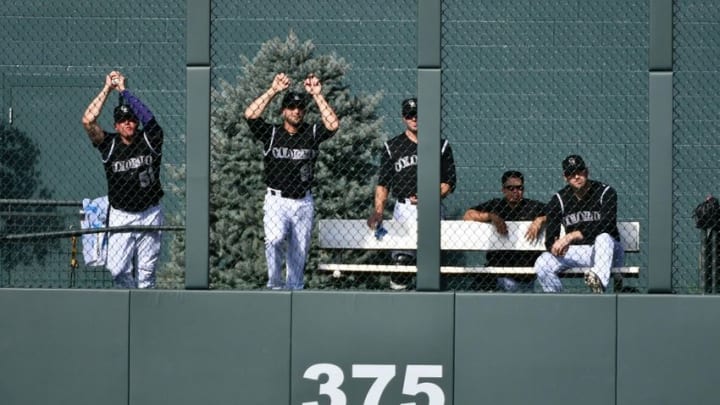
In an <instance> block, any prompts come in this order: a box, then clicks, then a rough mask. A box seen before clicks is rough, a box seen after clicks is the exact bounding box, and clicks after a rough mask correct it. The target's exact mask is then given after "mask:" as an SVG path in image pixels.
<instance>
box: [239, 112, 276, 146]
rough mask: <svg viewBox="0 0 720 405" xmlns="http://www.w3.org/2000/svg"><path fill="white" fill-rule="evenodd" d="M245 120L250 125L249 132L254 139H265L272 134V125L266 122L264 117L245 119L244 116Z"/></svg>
mask: <svg viewBox="0 0 720 405" xmlns="http://www.w3.org/2000/svg"><path fill="white" fill-rule="evenodd" d="M245 121H247V124H248V126H249V127H250V133H252V134H253V136H254V137H255V139H258V140H261V141H264V140H266V139H269V138H270V137H271V136H272V128H273V126H272V125H270V124H268V123H266V122H265V120H264V119H262V118H256V119H247V118H246V119H245Z"/></svg>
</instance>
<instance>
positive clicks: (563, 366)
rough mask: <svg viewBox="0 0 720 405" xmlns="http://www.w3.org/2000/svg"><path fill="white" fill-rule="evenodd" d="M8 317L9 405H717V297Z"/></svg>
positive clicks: (119, 300)
mask: <svg viewBox="0 0 720 405" xmlns="http://www.w3.org/2000/svg"><path fill="white" fill-rule="evenodd" d="M0 308H3V311H2V313H1V314H0V331H1V333H0V358H2V362H0V399H1V400H2V403H3V404H5V405H28V404H70V403H72V404H76V405H83V404H88V405H96V404H108V405H113V404H118V405H120V404H122V405H141V404H169V405H180V404H253V405H255V404H258V405H259V404H272V405H278V404H292V405H300V404H314V403H319V404H342V403H347V404H361V403H377V404H400V403H418V404H435V405H437V404H458V405H465V404H529V403H531V404H548V405H549V404H553V405H571V404H578V403H583V404H602V405H608V404H617V405H645V404H646V405H658V404H679V403H684V404H703V403H714V401H715V399H714V398H715V396H716V395H715V389H714V388H715V380H716V378H715V377H716V376H717V375H718V373H719V372H720V351H718V350H717V349H715V346H716V345H717V341H718V339H720V327H719V326H718V324H717V322H716V320H717V318H718V315H719V314H720V298H718V297H694V296H665V295H659V296H655V295H652V296H628V295H607V296H587V295H566V296H557V295H554V296H538V295H511V294H461V293H443V292H438V293H400V294H398V293H350V292H347V293H324V292H311V291H305V292H297V293H282V292H203V291H182V292H176V291H101V292H98V291H89V290H88V291H85V290H74V291H71V290H15V289H3V290H0ZM343 399H344V400H343ZM363 401H369V402H363Z"/></svg>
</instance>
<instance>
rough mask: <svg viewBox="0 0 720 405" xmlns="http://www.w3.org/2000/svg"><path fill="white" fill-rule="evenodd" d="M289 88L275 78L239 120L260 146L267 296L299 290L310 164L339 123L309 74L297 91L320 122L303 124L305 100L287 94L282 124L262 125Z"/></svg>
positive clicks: (309, 211)
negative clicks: (315, 110)
mask: <svg viewBox="0 0 720 405" xmlns="http://www.w3.org/2000/svg"><path fill="white" fill-rule="evenodd" d="M290 85H291V80H290V78H289V77H288V76H287V75H286V74H285V73H278V74H277V75H275V78H274V79H273V81H272V84H271V85H270V88H269V89H268V90H267V91H265V92H264V93H263V94H261V95H260V96H259V97H258V98H256V99H255V101H253V102H252V103H251V104H250V105H249V106H248V107H247V108H246V109H245V114H244V117H245V119H246V120H247V123H248V125H249V126H250V131H251V132H252V134H253V136H254V137H255V139H256V140H257V141H259V142H262V144H263V154H264V162H263V163H264V174H265V185H266V186H267V190H266V194H265V202H264V204H263V212H264V216H263V228H264V230H265V258H266V260H267V265H268V282H267V287H268V288H270V289H273V290H280V289H289V290H300V289H302V288H303V287H304V281H303V275H304V271H305V262H306V261H307V255H308V252H309V251H310V239H311V236H312V224H313V217H314V214H315V206H314V200H313V195H312V183H313V178H314V167H315V161H316V160H317V157H318V154H319V151H320V143H321V142H323V141H326V140H328V139H330V138H331V137H332V136H333V135H335V133H336V131H337V130H338V128H339V127H340V120H339V119H338V117H337V115H335V111H334V110H333V108H332V107H330V105H329V104H328V102H327V101H326V100H325V96H323V94H322V84H321V83H320V79H318V78H317V77H315V75H313V74H310V75H308V76H307V78H306V79H305V81H304V83H303V85H304V88H305V92H306V93H307V94H309V95H310V96H311V97H312V99H313V100H314V101H315V105H316V106H317V108H318V110H319V112H320V117H321V121H322V122H319V123H314V124H307V123H305V122H304V118H305V112H306V107H307V104H308V100H307V98H306V96H305V94H302V93H298V92H295V91H288V92H287V93H285V95H284V96H283V98H282V102H281V105H280V114H281V115H282V119H283V122H282V124H281V125H273V124H270V123H267V122H265V120H264V119H262V115H263V112H264V111H265V109H266V108H267V106H268V105H269V104H270V102H271V101H272V100H273V99H274V98H275V96H277V95H278V94H280V93H282V92H283V91H285V90H287V89H288V88H289V87H290ZM286 242H287V246H286ZM286 249H287V250H286ZM283 261H285V263H286V266H287V270H286V275H285V279H283V278H282V264H283Z"/></svg>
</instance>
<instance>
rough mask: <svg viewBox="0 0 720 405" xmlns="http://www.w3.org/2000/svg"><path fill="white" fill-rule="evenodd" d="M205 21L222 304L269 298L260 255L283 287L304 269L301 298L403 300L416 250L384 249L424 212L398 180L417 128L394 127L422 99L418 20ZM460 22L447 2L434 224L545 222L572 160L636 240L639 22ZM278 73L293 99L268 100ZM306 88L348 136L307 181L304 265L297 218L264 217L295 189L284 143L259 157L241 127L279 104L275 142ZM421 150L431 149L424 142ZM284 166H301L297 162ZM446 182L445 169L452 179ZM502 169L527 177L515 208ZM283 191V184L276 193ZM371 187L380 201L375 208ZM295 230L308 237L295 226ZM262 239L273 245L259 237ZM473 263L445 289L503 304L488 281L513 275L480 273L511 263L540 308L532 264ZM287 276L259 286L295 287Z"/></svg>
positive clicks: (253, 13) (313, 119)
mask: <svg viewBox="0 0 720 405" xmlns="http://www.w3.org/2000/svg"><path fill="white" fill-rule="evenodd" d="M212 6H213V18H212V24H213V25H212V38H213V43H212V66H213V84H214V92H213V101H212V111H213V112H212V114H213V121H212V133H213V139H212V145H213V146H212V148H213V162H212V167H213V173H214V175H213V176H214V178H213V186H212V197H211V199H212V200H213V208H214V209H215V211H214V215H213V216H212V218H213V220H214V222H213V224H212V225H211V226H212V229H211V235H212V236H211V238H212V247H211V256H212V257H213V258H214V259H213V260H214V261H213V266H212V268H211V283H212V284H213V285H214V286H215V287H216V288H264V287H266V286H268V275H267V272H268V264H267V263H268V257H267V256H266V255H269V260H270V261H271V263H273V264H272V265H271V267H273V268H274V269H276V270H274V273H278V272H283V271H287V270H286V267H285V266H284V263H285V262H287V261H289V262H290V265H289V267H290V268H293V267H294V266H293V263H297V260H302V258H304V257H307V265H306V272H305V287H306V288H307V287H310V288H343V289H345V288H361V289H390V288H405V289H412V287H413V283H414V273H413V270H412V268H408V267H402V266H404V265H410V266H412V265H413V264H414V260H415V259H414V254H413V252H412V250H413V249H409V248H408V246H410V247H413V245H412V243H413V241H410V242H408V241H397V243H398V245H397V246H398V247H403V249H399V248H398V249H392V244H393V243H395V239H394V238H395V235H393V232H399V233H403V232H407V230H401V229H400V228H397V229H396V228H393V227H394V226H396V225H397V223H401V222H403V223H410V224H411V226H410V228H412V224H414V221H415V220H414V218H415V215H416V214H415V213H416V207H417V206H416V200H415V198H416V192H417V190H416V183H415V182H414V180H408V178H406V177H403V176H402V174H401V173H402V171H403V169H405V168H407V167H411V168H412V169H415V168H416V166H415V165H416V163H417V161H416V152H415V149H414V148H415V146H414V145H415V144H414V142H412V135H410V136H407V135H405V131H408V132H410V133H412V131H413V129H412V127H411V126H412V125H413V123H415V125H416V121H415V119H414V118H413V117H412V114H408V115H405V116H403V105H402V102H403V100H407V99H410V98H412V97H414V96H415V94H414V91H415V89H416V88H417V84H416V83H415V82H414V80H415V78H416V71H415V66H414V64H415V59H416V57H415V55H416V52H417V50H416V45H415V44H416V42H417V32H416V30H417V28H416V26H417V16H416V15H415V13H416V12H415V10H416V8H417V4H416V3H415V2H394V3H393V4H392V5H388V4H385V3H382V4H381V3H375V2H369V3H366V4H363V5H362V6H358V7H360V10H353V13H352V15H349V14H348V12H347V11H346V10H345V9H344V8H343V7H340V6H333V5H326V4H324V3H323V4H320V3H314V2H309V3H306V4H304V7H302V8H301V9H300V10H298V9H292V10H286V9H284V8H282V7H279V8H278V9H274V10H273V13H267V12H264V10H263V8H262V7H261V6H260V4H259V3H258V5H257V7H252V6H251V7H244V8H243V10H250V11H248V12H247V13H244V14H243V13H241V12H240V10H239V9H238V7H239V6H237V5H234V4H233V3H232V2H223V1H219V2H213V4H212ZM466 6H467V4H465V3H464V2H453V1H447V2H443V10H442V12H443V16H442V19H443V25H442V30H443V32H442V35H443V43H442V65H443V77H442V86H443V100H442V102H443V104H442V112H443V114H442V130H443V137H444V138H445V140H446V141H447V145H445V144H444V145H443V147H442V149H443V158H442V161H443V162H444V163H443V176H444V177H443V182H445V183H446V184H447V187H448V190H446V191H445V192H444V193H446V195H444V197H445V198H444V199H443V205H444V212H443V217H444V218H445V219H446V220H448V221H451V222H462V221H463V220H464V219H472V218H471V216H472V215H471V216H470V217H468V214H467V211H468V210H470V209H471V208H478V207H481V208H482V207H486V205H483V203H485V204H487V202H488V201H491V200H495V203H494V204H495V205H497V204H501V205H502V201H503V199H504V198H505V197H506V196H507V195H510V194H512V193H517V192H518V191H519V193H520V195H523V196H524V197H526V198H529V199H533V200H537V204H538V206H539V205H544V204H545V203H547V202H548V201H549V200H550V197H551V196H552V195H553V193H554V192H555V191H556V190H559V189H560V188H562V187H563V185H564V179H563V176H562V168H561V166H560V162H561V160H562V159H563V158H564V157H565V156H567V155H570V154H580V155H582V156H583V157H584V158H585V159H586V160H587V161H588V164H589V166H590V167H591V168H592V171H591V178H592V179H598V180H601V181H605V182H607V183H608V184H610V185H611V186H612V187H613V188H614V189H615V190H617V193H618V195H619V196H620V197H619V202H618V208H617V217H618V221H620V222H623V223H625V222H631V223H639V226H640V229H646V227H647V212H646V211H647V210H646V208H647V192H646V191H645V190H646V188H647V187H646V185H647V174H646V173H647V166H648V162H647V155H648V152H647V135H646V134H647V131H648V125H647V123H648V116H647V114H648V111H647V91H648V87H647V50H648V44H647V36H648V12H649V11H648V5H647V4H646V3H645V2H631V3H630V4H629V5H627V4H625V3H622V4H621V3H614V2H613V3H608V4H603V6H602V7H601V6H599V5H593V6H588V5H583V6H581V5H579V4H573V5H570V6H568V5H567V4H566V3H564V2H563V3H562V4H561V3H554V2H543V3H531V4H528V3H527V2H482V3H479V4H475V3H473V6H472V7H466ZM378 10H382V11H383V12H382V15H383V18H382V19H377V18H376V16H377V15H378V12H377V11H378ZM363 11H368V12H367V13H364V12H363ZM317 16H322V17H321V18H319V19H318V18H317ZM279 72H284V73H285V74H287V75H288V77H289V79H290V82H291V84H290V87H289V88H288V89H287V90H286V91H285V92H277V94H276V95H275V96H274V97H270V96H269V95H268V93H266V92H267V91H268V89H270V88H271V87H272V83H273V78H274V77H275V75H276V74H277V73H279ZM308 74H314V75H315V76H316V77H318V78H319V79H320V80H321V82H322V83H323V94H324V95H325V97H326V98H327V101H328V103H329V105H330V106H331V107H332V108H333V109H334V111H335V113H336V114H337V116H338V117H339V119H340V128H339V130H338V131H337V134H336V135H335V136H334V137H332V138H331V139H329V140H327V141H326V142H323V143H322V144H321V145H320V146H319V149H318V152H317V161H316V162H315V164H314V166H312V165H311V166H312V167H314V170H313V172H312V174H313V176H312V186H311V190H312V195H313V200H314V208H315V210H314V219H315V223H316V225H315V227H314V229H315V233H316V234H317V233H318V232H319V235H318V240H320V241H321V242H320V243H319V244H318V245H313V246H311V248H310V251H309V254H308V255H304V254H302V253H303V252H298V250H297V248H295V246H297V241H296V240H293V234H292V231H293V229H294V227H293V225H295V226H297V225H298V224H297V223H296V222H293V219H289V220H288V222H285V223H283V224H282V225H281V224H280V222H275V223H273V221H272V220H270V219H269V218H271V217H273V216H274V215H276V214H277V213H280V212H288V211H289V210H290V208H288V207H285V206H280V207H278V206H273V205H272V203H271V201H272V200H273V194H274V193H277V192H279V193H280V194H282V192H283V191H286V190H285V188H292V187H295V186H296V184H292V183H282V182H281V181H279V180H277V179H276V177H277V176H278V174H277V173H274V172H272V170H270V169H268V167H271V166H273V167H274V166H276V165H274V164H273V159H277V158H282V156H280V155H278V154H281V152H280V151H278V150H274V149H273V145H272V144H271V143H269V141H267V139H271V141H270V142H272V141H275V142H281V141H279V140H278V139H279V137H280V135H277V137H278V138H272V136H273V135H272V129H270V128H271V127H269V126H268V127H266V128H265V129H264V130H263V131H264V133H265V137H266V138H265V139H266V140H265V141H264V142H260V141H257V140H255V139H253V136H255V137H258V138H261V135H258V134H257V132H254V131H252V129H251V128H250V126H248V124H247V122H246V121H245V120H244V119H243V116H244V115H245V116H247V115H248V113H250V114H253V113H254V112H253V111H249V112H248V111H247V110H246V109H247V108H248V107H249V106H250V105H251V104H252V103H253V101H255V100H256V99H257V98H258V97H262V96H263V95H264V94H265V95H268V97H269V99H270V100H271V101H270V102H269V104H268V105H266V106H264V107H265V108H264V109H263V110H262V112H261V113H260V114H259V115H260V116H261V117H262V118H263V119H264V120H265V121H266V122H268V123H271V124H273V125H275V128H276V130H277V131H280V132H281V133H282V129H281V128H282V125H283V117H282V114H284V112H283V109H282V108H281V105H280V104H281V99H282V98H283V96H284V95H285V94H287V93H286V92H287V91H297V92H299V93H300V94H305V89H304V88H303V85H302V84H303V80H304V79H305V78H306V77H307V75H308ZM273 94H275V93H274V92H273ZM304 112H305V116H304V120H305V122H308V123H320V124H322V120H321V118H322V112H321V111H320V110H319V109H318V107H317V104H315V103H314V102H312V101H311V102H310V103H309V104H307V107H306V109H305V110H304ZM408 118H409V119H408ZM253 134H254V135H253ZM276 134H277V132H276ZM398 134H399V135H400V136H398ZM283 135H284V134H283ZM418 136H419V137H420V138H422V136H423V135H422V130H421V129H420V130H419V135H418ZM386 142H387V143H386ZM299 149H302V148H299ZM282 153H285V152H282ZM313 153H314V152H313ZM273 154H276V155H273ZM291 155H293V156H297V151H294V152H293V153H291ZM288 156H289V155H288ZM288 156H285V157H288ZM385 156H388V158H386V159H385V160H384V159H383V158H384V157H385ZM239 162H243V165H241V164H240V163H239ZM448 162H451V163H448ZM383 164H386V165H387V164H389V165H390V166H394V167H393V169H397V171H396V173H395V174H396V175H397V176H398V178H397V179H394V180H393V179H390V178H387V177H384V176H388V175H384V174H383V169H382V167H383ZM448 165H451V166H452V167H453V171H454V173H453V176H452V180H449V178H450V177H449V176H450V175H449V173H448V171H449V169H448ZM510 170H516V171H519V172H522V174H523V176H522V178H521V179H520V180H519V181H520V182H521V183H520V184H519V185H521V186H522V187H523V189H522V190H519V189H516V190H512V191H509V189H507V187H517V186H518V185H516V184H506V182H504V181H501V177H502V175H503V173H505V172H507V171H510ZM293 175H294V173H293V172H292V171H288V172H283V173H282V174H281V175H280V177H284V178H290V176H293ZM391 177H392V176H391ZM409 178H411V179H412V176H410V177H409ZM516 180H517V179H516ZM227 184H232V185H233V186H232V187H226V186H225V185H227ZM378 184H379V185H381V186H385V187H380V191H379V193H378V192H377V190H376V186H377V185H378ZM638 185H645V187H642V186H641V187H638ZM307 189H308V188H303V190H307ZM278 190H279V191H278ZM448 191H452V192H448ZM506 191H509V193H506ZM288 194H292V192H290V193H288ZM295 197H297V196H291V198H290V199H289V200H293V201H295V202H290V201H285V203H288V204H296V203H297V200H296V199H295ZM286 200H287V199H286ZM383 202H384V204H383ZM378 204H379V205H378ZM496 208H497V207H496ZM539 209H540V208H538V207H537V206H536V207H535V209H529V212H528V213H526V214H523V215H520V217H517V219H523V220H533V219H534V218H535V217H537V212H538V210H539ZM374 212H377V213H378V214H379V213H380V212H382V218H384V222H383V224H385V225H386V226H385V228H387V229H389V230H388V232H389V235H388V236H385V238H386V239H385V242H384V245H383V246H381V247H380V246H378V245H377V244H375V242H374V241H373V239H374V236H373V233H372V231H371V230H370V229H369V228H368V227H367V226H364V227H363V223H364V222H365V221H366V220H368V219H369V218H371V217H372V216H373V213H374ZM513 215H516V214H513ZM517 215H519V214H517ZM379 218H380V217H379V215H378V216H376V217H375V218H371V222H375V220H377V219H379ZM513 218H514V217H513ZM332 220H348V221H347V222H346V223H342V222H337V223H333V222H331V221H332ZM325 221H327V222H325ZM483 221H488V219H483ZM268 222H270V223H268ZM396 222H397V223H396ZM495 222H497V221H495ZM341 224H342V225H341ZM324 225H327V226H324ZM333 226H336V228H328V227H333ZM302 228H303V229H305V230H307V226H305V225H303V226H302ZM324 229H325V230H324ZM327 229H330V230H328V231H326V230H327ZM333 229H334V232H335V234H334V235H333V234H332V233H333ZM271 231H272V232H271ZM281 231H284V232H285V233H284V234H283V233H282V232H281ZM270 233H271V234H272V235H274V236H273V237H270V238H268V237H267V235H268V234H270ZM325 233H330V235H326V234H325ZM410 233H412V231H410ZM240 235H242V236H240ZM279 235H285V236H287V239H286V240H287V245H285V246H283V248H284V249H286V250H285V251H283V250H282V249H280V250H278V251H277V252H280V253H277V252H274V251H273V249H270V248H269V245H271V244H270V243H269V241H270V240H274V238H275V236H279ZM326 237H327V238H330V239H333V241H332V242H328V243H337V246H342V247H343V248H334V249H325V247H327V246H325V245H324V243H325V242H323V241H322V240H323V239H324V238H326ZM266 238H267V240H268V247H266ZM304 238H306V236H303V237H302V238H301V239H302V240H305V239H304ZM442 238H443V240H444V241H445V240H448V241H452V240H455V241H458V244H461V243H462V242H463V241H465V243H466V244H471V243H469V242H468V239H471V238H484V239H487V238H486V237H484V236H480V237H478V236H473V235H466V234H447V233H444V234H443V236H442ZM406 242H407V243H410V245H406V244H405V243H406ZM362 246H375V247H376V249H368V248H362ZM415 246H416V245H415ZM318 247H319V248H320V249H318ZM499 247H500V246H498V248H499ZM266 250H267V252H266ZM300 250H302V249H300ZM470 250H477V249H468V251H463V250H460V249H457V250H455V249H454V248H450V249H448V250H446V251H444V253H443V257H442V265H443V266H444V267H445V268H446V270H447V272H446V273H444V274H443V276H442V278H443V285H444V287H445V288H448V289H454V290H469V291H504V290H505V288H504V287H503V286H502V285H501V284H498V280H499V279H500V281H502V280H503V279H504V277H503V276H506V275H507V274H502V273H499V271H500V270H497V271H498V272H497V273H495V272H490V273H487V274H483V273H486V270H478V269H484V268H486V267H493V268H499V267H510V266H511V265H513V264H514V265H515V266H518V265H520V266H522V267H524V268H525V270H523V271H522V272H524V273H527V274H522V275H516V276H513V278H517V279H519V280H520V281H523V282H526V284H529V285H531V287H529V288H530V290H533V291H539V286H536V285H535V284H534V283H533V279H534V275H533V274H532V269H529V270H528V268H531V267H532V263H533V262H534V259H535V258H536V257H537V256H538V254H539V252H538V251H535V252H530V253H527V252H517V251H505V252H498V253H493V254H490V257H487V255H486V252H485V251H477V252H472V251H470ZM489 250H495V249H493V247H492V246H490V247H489ZM403 254H405V255H403ZM646 255H647V253H646V252H644V251H643V250H642V249H640V251H639V252H632V253H629V254H628V255H627V258H626V263H625V265H626V266H634V267H642V265H643V264H644V263H646ZM278 256H280V257H278ZM492 256H494V257H492ZM231 258H239V259H231ZM398 264H399V265H401V266H398ZM343 265H347V266H343ZM277 269H281V270H277ZM351 269H362V270H364V271H350V270H351ZM408 269H409V270H408ZM461 269H464V270H461ZM290 272H291V274H290V276H291V277H290V278H292V270H291V271H290ZM478 272H480V273H478ZM509 272H510V275H512V274H515V273H517V272H519V270H516V269H511V270H509ZM286 276H287V274H284V275H283V276H281V277H280V278H279V279H277V280H275V281H271V282H270V283H269V285H270V286H275V285H276V283H277V285H282V284H283V283H284V282H294V281H292V280H289V279H286V278H285V277H286ZM645 278H646V274H645V273H644V272H642V271H641V272H639V275H637V277H635V276H633V277H629V278H628V279H626V280H625V281H624V282H623V284H622V289H623V291H642V290H643V289H644V288H645V287H644V286H645V285H646V279H645ZM608 284H609V285H615V286H619V284H615V283H610V282H608ZM609 288H612V287H609ZM565 291H570V292H576V291H577V292H582V291H589V290H588V287H587V286H586V284H585V283H584V282H583V278H582V277H571V278H568V280H567V282H566V285H565Z"/></svg>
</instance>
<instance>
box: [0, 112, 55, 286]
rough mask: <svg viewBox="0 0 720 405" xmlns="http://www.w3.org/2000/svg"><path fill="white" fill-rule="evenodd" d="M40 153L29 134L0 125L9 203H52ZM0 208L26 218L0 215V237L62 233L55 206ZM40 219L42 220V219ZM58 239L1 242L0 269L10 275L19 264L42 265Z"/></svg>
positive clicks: (1, 183)
mask: <svg viewBox="0 0 720 405" xmlns="http://www.w3.org/2000/svg"><path fill="white" fill-rule="evenodd" d="M39 158H40V149H39V148H38V146H37V144H36V143H35V141H34V140H33V139H32V138H30V137H29V136H28V135H27V134H26V133H25V132H22V131H20V130H18V129H17V128H15V127H13V126H10V125H7V124H5V122H3V121H0V197H1V198H3V199H8V200H21V201H22V200H32V199H42V200H44V199H49V198H50V197H51V195H52V192H51V190H50V189H48V188H47V187H45V186H44V185H43V184H42V181H41V180H40V171H39V169H38V167H37V165H38V161H39ZM3 205H4V204H0V211H13V212H14V213H17V212H23V213H25V214H24V215H10V216H3V215H0V236H2V235H4V234H7V235H12V234H22V233H35V232H38V233H42V232H45V231H57V230H60V227H61V221H60V219H59V217H57V216H53V215H52V213H53V212H56V211H57V210H56V207H54V206H43V205H35V204H26V203H13V204H7V207H5V206H3ZM38 218H40V219H38ZM57 245H58V241H57V239H40V240H37V239H30V240H28V239H23V240H6V239H4V238H0V268H2V269H3V270H5V271H6V272H8V273H9V272H10V271H11V270H12V269H13V268H15V267H17V266H18V265H19V264H29V263H34V262H36V263H42V261H43V259H44V258H45V256H46V255H47V254H48V251H49V250H50V249H52V248H54V247H56V246H57Z"/></svg>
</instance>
